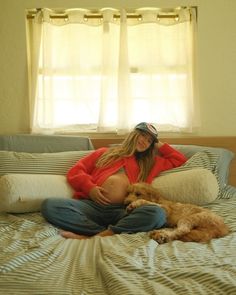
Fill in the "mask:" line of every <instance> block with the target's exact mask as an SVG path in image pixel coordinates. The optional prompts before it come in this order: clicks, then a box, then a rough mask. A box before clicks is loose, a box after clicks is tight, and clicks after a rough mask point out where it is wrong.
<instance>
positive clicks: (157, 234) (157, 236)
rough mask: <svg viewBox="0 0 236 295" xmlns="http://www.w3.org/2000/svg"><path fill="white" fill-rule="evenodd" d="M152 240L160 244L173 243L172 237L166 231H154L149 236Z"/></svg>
mask: <svg viewBox="0 0 236 295" xmlns="http://www.w3.org/2000/svg"><path fill="white" fill-rule="evenodd" d="M149 236H150V238H151V239H153V240H155V241H157V242H158V243H159V244H164V243H168V242H170V241H171V239H170V235H169V233H168V232H167V231H166V230H163V229H160V230H153V231H151V232H150V234H149Z"/></svg>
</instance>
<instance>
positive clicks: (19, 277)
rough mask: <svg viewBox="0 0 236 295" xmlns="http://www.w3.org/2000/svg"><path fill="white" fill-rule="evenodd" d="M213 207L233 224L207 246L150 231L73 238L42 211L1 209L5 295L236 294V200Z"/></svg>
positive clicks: (0, 286)
mask: <svg viewBox="0 0 236 295" xmlns="http://www.w3.org/2000/svg"><path fill="white" fill-rule="evenodd" d="M206 207H208V208H210V209H211V210H213V211H214V212H216V213H218V214H220V215H221V216H222V217H223V218H224V219H225V222H226V223H227V224H229V226H230V229H231V233H230V234H229V235H228V236H226V237H224V238H220V239H215V240H212V241H211V242H210V243H207V244H199V243H183V242H180V241H174V242H171V243H167V244H163V245H158V243H156V242H155V241H153V240H150V239H149V237H148V234H147V233H138V234H132V235H128V234H121V235H114V236H112V237H106V238H100V237H95V238H91V239H89V240H81V241H79V240H71V239H67V240H66V239H64V238H62V237H61V236H60V235H59V234H58V229H56V228H55V227H53V226H52V225H49V224H48V223H46V222H45V220H44V219H43V218H42V216H41V215H40V214H39V213H31V214H29V213H28V214H17V215H10V214H0V247H1V249H0V294H1V295H5V294H7V295H20V294H22V295H23V294H24V295H25V294H30V295H39V294H40V295H58V294H61V295H82V294H83V295H94V294H96V295H110V294H112V295H120V294H125V295H134V294H137V295H158V294H162V295H182V294H188V295H199V294H207V295H215V294H222V295H223V294H224V295H233V294H236V279H235V278H236V251H235V245H236V198H232V199H225V200H223V199H220V200H216V201H215V202H214V203H212V204H210V205H207V206H206Z"/></svg>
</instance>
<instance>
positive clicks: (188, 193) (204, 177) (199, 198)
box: [152, 168, 219, 205]
mask: <svg viewBox="0 0 236 295" xmlns="http://www.w3.org/2000/svg"><path fill="white" fill-rule="evenodd" d="M152 186H154V187H155V188H157V189H158V191H159V192H160V193H161V194H162V195H163V197H165V198H166V199H168V200H171V201H176V202H182V203H191V204H196V205H203V204H206V203H210V202H212V201H214V200H215V199H216V198H217V195H218V192H219V185H218V182H217V179H216V177H215V176H214V174H213V173H212V172H211V171H209V170H207V169H204V168H196V169H191V170H186V171H180V172H173V173H169V174H166V175H163V176H159V177H156V178H155V179H154V180H153V182H152Z"/></svg>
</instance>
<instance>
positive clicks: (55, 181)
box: [0, 174, 74, 213]
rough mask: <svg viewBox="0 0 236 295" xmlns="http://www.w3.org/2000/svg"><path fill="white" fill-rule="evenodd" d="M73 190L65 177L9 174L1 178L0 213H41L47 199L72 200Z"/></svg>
mask: <svg viewBox="0 0 236 295" xmlns="http://www.w3.org/2000/svg"><path fill="white" fill-rule="evenodd" d="M73 193H74V191H73V189H72V188H71V186H70V185H69V184H68V183H67V180H66V177H65V176H63V175H39V174H8V175H4V176H2V177H0V211H1V212H9V213H25V212H36V211H40V207H41V203H42V201H43V200H44V199H46V198H49V197H50V198H55V197H62V198H71V197H72V196H73Z"/></svg>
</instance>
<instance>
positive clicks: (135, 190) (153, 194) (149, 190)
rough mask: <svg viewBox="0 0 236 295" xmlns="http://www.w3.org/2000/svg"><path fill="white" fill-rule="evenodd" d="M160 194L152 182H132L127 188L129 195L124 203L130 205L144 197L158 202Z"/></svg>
mask: <svg viewBox="0 0 236 295" xmlns="http://www.w3.org/2000/svg"><path fill="white" fill-rule="evenodd" d="M159 198H160V195H159V194H158V192H157V191H156V189H155V188H153V187H152V186H151V185H150V184H147V183H134V184H130V185H129V186H128V189H127V197H126V198H125V200H124V204H125V205H128V204H130V203H132V202H134V201H136V200H138V199H144V200H147V201H151V202H154V201H155V202H157V201H158V199H159Z"/></svg>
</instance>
